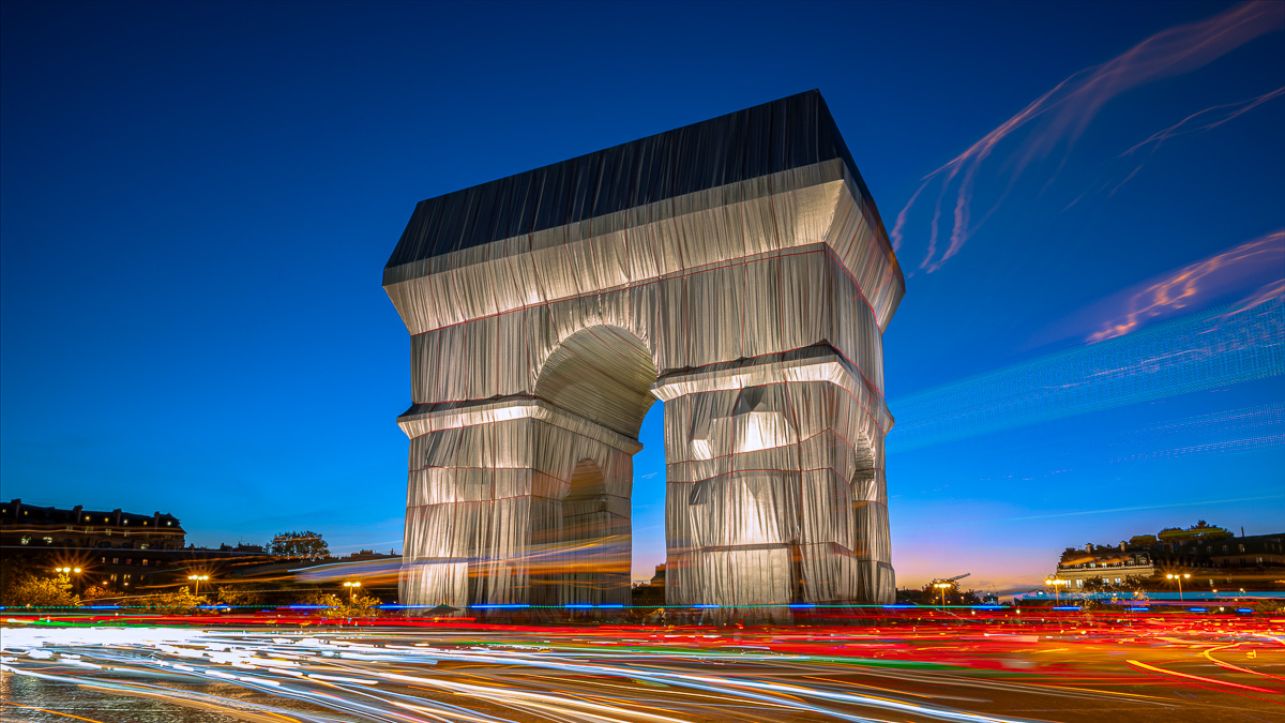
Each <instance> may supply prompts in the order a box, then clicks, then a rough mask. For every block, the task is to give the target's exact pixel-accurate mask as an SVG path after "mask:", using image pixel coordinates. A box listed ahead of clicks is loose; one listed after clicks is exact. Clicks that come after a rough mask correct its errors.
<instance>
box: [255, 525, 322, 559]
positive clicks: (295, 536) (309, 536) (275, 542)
mask: <svg viewBox="0 0 1285 723" xmlns="http://www.w3.org/2000/svg"><path fill="white" fill-rule="evenodd" d="M268 552H269V553H270V554H273V555H280V556H281V557H294V558H298V559H301V560H320V559H323V558H327V557H330V547H329V546H328V545H327V544H326V541H325V540H324V539H323V538H322V537H321V534H320V533H317V532H313V531H312V530H304V531H303V532H282V533H281V534H279V535H277V536H276V537H273V538H272V542H269V543H268Z"/></svg>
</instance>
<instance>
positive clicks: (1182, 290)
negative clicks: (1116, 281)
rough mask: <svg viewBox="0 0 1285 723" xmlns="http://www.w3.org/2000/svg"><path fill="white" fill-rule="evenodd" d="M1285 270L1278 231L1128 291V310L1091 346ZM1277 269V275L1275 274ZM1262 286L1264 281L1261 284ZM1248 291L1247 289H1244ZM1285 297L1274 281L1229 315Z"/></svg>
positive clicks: (1283, 238) (1284, 244) (1284, 243)
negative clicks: (1256, 277)
mask: <svg viewBox="0 0 1285 723" xmlns="http://www.w3.org/2000/svg"><path fill="white" fill-rule="evenodd" d="M1283 269H1285V230H1280V231H1273V232H1271V233H1268V234H1265V235H1263V236H1260V237H1258V238H1256V239H1253V240H1251V241H1246V242H1245V243H1243V244H1240V245H1238V246H1236V247H1234V248H1231V249H1228V250H1226V251H1223V252H1220V253H1217V254H1214V255H1213V256H1210V257H1208V258H1206V259H1202V260H1201V261H1197V262H1195V263H1192V264H1188V265H1187V266H1184V267H1182V268H1181V269H1178V270H1177V271H1174V272H1172V273H1169V274H1166V275H1165V276H1164V277H1162V278H1161V279H1159V280H1158V281H1153V282H1149V283H1147V284H1146V285H1145V286H1143V287H1142V288H1141V289H1137V290H1133V291H1128V292H1125V298H1126V300H1125V303H1124V307H1125V308H1124V309H1123V310H1121V311H1119V312H1115V314H1114V315H1113V317H1112V318H1111V319H1110V320H1108V321H1107V322H1105V323H1104V324H1102V325H1101V327H1100V328H1099V329H1098V330H1097V331H1095V332H1093V333H1092V334H1090V335H1089V337H1088V341H1089V342H1099V341H1105V340H1107V339H1114V338H1116V337H1120V336H1124V335H1125V334H1128V333H1130V332H1132V331H1136V330H1137V329H1138V328H1139V327H1140V326H1142V325H1143V324H1145V323H1146V322H1148V321H1150V320H1152V319H1156V318H1160V317H1163V316H1169V315H1172V314H1174V313H1176V312H1178V311H1181V310H1184V309H1189V308H1191V307H1192V306H1193V305H1194V304H1195V303H1197V302H1198V301H1200V300H1202V298H1203V300H1204V301H1208V300H1210V299H1212V298H1214V297H1215V296H1217V295H1218V294H1220V293H1223V292H1226V291H1227V290H1228V289H1229V288H1234V287H1235V286H1237V285H1239V284H1243V283H1244V281H1245V280H1246V278H1247V277H1248V278H1251V279H1252V278H1254V277H1255V276H1261V274H1263V273H1264V270H1266V273H1272V274H1273V275H1274V276H1279V275H1280V274H1281V273H1282V270H1283ZM1273 270H1275V271H1273ZM1260 283H1261V281H1260ZM1242 288H1243V287H1242ZM1282 294H1285V281H1282V280H1281V279H1279V278H1275V279H1271V280H1270V281H1269V282H1268V283H1267V284H1266V285H1264V286H1262V287H1261V288H1260V289H1258V290H1257V291H1255V292H1254V293H1253V294H1251V295H1250V296H1249V297H1248V298H1246V299H1244V300H1243V301H1241V302H1240V303H1239V304H1238V305H1237V306H1236V307H1235V308H1233V309H1232V310H1230V311H1228V312H1226V313H1225V314H1224V315H1223V316H1224V317H1227V316H1231V315H1233V314H1236V313H1243V312H1245V311H1248V310H1250V309H1253V308H1255V307H1257V306H1261V305H1262V304H1265V303H1267V302H1269V301H1271V300H1272V299H1275V298H1277V297H1280V296H1281V295H1282Z"/></svg>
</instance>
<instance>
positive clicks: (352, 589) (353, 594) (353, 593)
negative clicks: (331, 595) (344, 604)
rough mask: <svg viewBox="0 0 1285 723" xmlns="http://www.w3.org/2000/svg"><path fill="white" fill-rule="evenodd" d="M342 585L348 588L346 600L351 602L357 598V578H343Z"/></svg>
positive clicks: (359, 585) (359, 583) (358, 582)
mask: <svg viewBox="0 0 1285 723" xmlns="http://www.w3.org/2000/svg"><path fill="white" fill-rule="evenodd" d="M344 587H346V588H348V602H353V601H354V600H356V598H357V588H359V587H361V582H360V581H358V580H345V581H344Z"/></svg>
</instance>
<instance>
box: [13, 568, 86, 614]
mask: <svg viewBox="0 0 1285 723" xmlns="http://www.w3.org/2000/svg"><path fill="white" fill-rule="evenodd" d="M4 602H5V604H6V605H31V606H34V607H46V606H70V605H79V604H80V599H79V598H77V597H76V596H75V595H72V594H71V590H70V589H69V588H68V586H67V585H65V584H63V583H62V582H60V581H58V580H55V579H54V578H52V577H46V576H43V575H26V576H24V577H22V578H20V579H18V580H16V581H14V583H13V584H12V585H10V586H9V587H8V589H6V590H5V597H4Z"/></svg>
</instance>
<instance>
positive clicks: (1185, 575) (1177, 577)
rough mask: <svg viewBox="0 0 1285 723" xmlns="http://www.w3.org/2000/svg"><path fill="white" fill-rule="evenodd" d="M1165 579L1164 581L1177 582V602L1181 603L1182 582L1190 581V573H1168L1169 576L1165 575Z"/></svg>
mask: <svg viewBox="0 0 1285 723" xmlns="http://www.w3.org/2000/svg"><path fill="white" fill-rule="evenodd" d="M1165 579H1166V580H1177V581H1178V602H1182V581H1183V580H1190V579H1191V573H1189V572H1182V573H1178V572H1171V573H1169V574H1167V575H1165Z"/></svg>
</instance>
